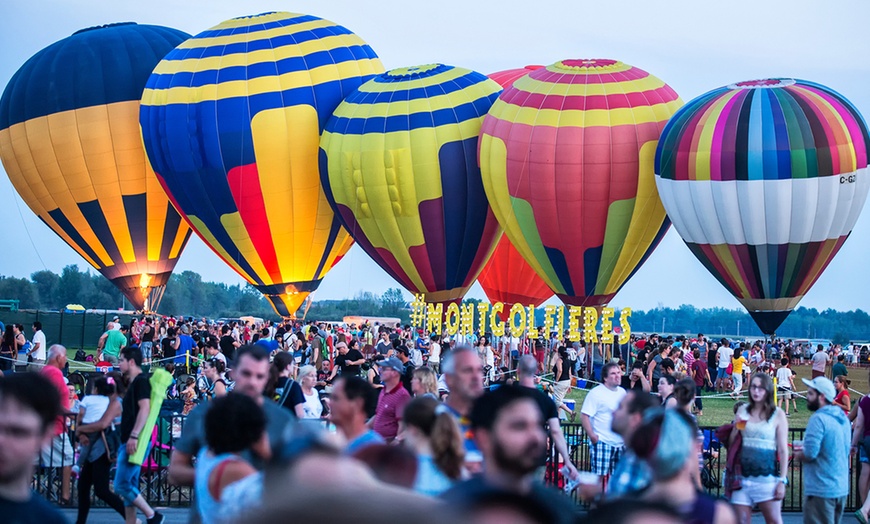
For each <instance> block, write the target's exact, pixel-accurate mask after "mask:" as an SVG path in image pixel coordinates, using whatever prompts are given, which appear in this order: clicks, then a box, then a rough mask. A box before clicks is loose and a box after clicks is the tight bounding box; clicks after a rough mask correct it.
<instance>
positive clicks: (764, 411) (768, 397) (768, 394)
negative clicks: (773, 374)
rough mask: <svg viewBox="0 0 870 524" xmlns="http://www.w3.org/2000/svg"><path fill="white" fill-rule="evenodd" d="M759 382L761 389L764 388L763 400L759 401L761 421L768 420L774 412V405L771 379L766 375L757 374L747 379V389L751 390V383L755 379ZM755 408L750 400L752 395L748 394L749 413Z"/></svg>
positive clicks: (753, 402)
mask: <svg viewBox="0 0 870 524" xmlns="http://www.w3.org/2000/svg"><path fill="white" fill-rule="evenodd" d="M756 378H757V379H759V380H760V381H761V387H763V388H764V400H762V401H761V419H762V420H768V419H769V418H770V417H771V416H772V415H773V413H774V412H775V411H776V404H774V403H773V379H772V378H770V375H768V374H767V373H761V372H757V373H755V374H754V375H752V377H750V379H749V388H750V389H751V388H752V381H753V380H755V379H756ZM754 408H755V401H754V400H752V393H751V392H750V393H749V412H750V413H752V410H753V409H754Z"/></svg>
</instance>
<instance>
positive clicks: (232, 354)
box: [220, 324, 241, 362]
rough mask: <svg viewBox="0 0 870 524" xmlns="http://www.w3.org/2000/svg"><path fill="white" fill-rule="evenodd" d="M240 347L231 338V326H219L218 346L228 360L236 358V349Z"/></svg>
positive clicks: (232, 360)
mask: <svg viewBox="0 0 870 524" xmlns="http://www.w3.org/2000/svg"><path fill="white" fill-rule="evenodd" d="M239 347H241V344H239V342H238V341H237V340H236V339H235V338H233V335H232V328H230V326H228V325H226V324H224V325H223V326H221V338H220V348H221V353H222V354H223V356H224V357H225V358H226V359H227V360H228V361H230V362H234V361H235V360H236V350H237V349H238V348H239Z"/></svg>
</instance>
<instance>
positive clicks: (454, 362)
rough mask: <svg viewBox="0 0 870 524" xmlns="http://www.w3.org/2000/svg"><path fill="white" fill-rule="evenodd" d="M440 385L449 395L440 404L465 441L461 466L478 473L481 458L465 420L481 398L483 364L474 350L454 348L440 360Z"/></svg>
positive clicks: (468, 420) (467, 422)
mask: <svg viewBox="0 0 870 524" xmlns="http://www.w3.org/2000/svg"><path fill="white" fill-rule="evenodd" d="M441 371H442V372H443V378H444V382H445V383H446V385H447V389H448V391H450V394H449V395H448V396H447V400H445V402H444V405H445V406H446V407H447V409H448V410H449V411H450V413H451V414H452V415H453V417H454V418H455V419H456V422H457V423H458V424H459V432H460V433H461V434H462V438H463V439H464V440H465V466H466V468H468V470H469V471H470V472H472V473H478V472H479V471H480V470H481V467H482V464H481V462H482V461H483V455H481V454H480V451H479V450H478V449H477V444H476V443H475V442H474V439H473V438H472V436H471V421H470V419H469V418H468V417H469V415H470V414H471V408H472V406H473V405H474V401H476V400H477V399H478V398H480V396H481V395H483V365H482V364H481V363H480V357H478V356H477V351H476V350H475V349H474V348H472V347H470V346H458V347H457V348H456V349H454V350H453V351H451V352H450V353H448V354H447V356H445V357H444V359H443V360H442V361H441Z"/></svg>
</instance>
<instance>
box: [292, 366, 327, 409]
mask: <svg viewBox="0 0 870 524" xmlns="http://www.w3.org/2000/svg"><path fill="white" fill-rule="evenodd" d="M296 378H297V380H298V381H299V384H300V386H301V387H302V396H304V397H305V402H304V403H303V404H302V412H303V416H302V418H313V419H319V418H320V416H321V415H322V414H323V404H322V403H321V402H320V394H319V393H318V392H317V390H316V389H314V386H315V385H317V368H316V367H314V366H311V365H307V366H302V367H301V368H299V374H298V375H297V376H296Z"/></svg>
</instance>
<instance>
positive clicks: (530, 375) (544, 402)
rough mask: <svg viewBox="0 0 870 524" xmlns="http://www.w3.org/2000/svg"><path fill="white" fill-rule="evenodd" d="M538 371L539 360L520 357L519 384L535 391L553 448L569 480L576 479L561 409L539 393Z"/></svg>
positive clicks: (526, 356) (545, 395)
mask: <svg viewBox="0 0 870 524" xmlns="http://www.w3.org/2000/svg"><path fill="white" fill-rule="evenodd" d="M537 369H538V359H537V357H533V356H531V355H523V356H522V357H520V361H519V364H518V365H517V383H518V384H519V385H520V386H523V387H526V388H529V389H531V390H532V391H533V395H534V398H535V401H536V402H537V403H538V407H539V408H540V409H541V414H542V415H543V416H544V420H545V422H544V425H545V426H546V427H547V431H548V432H549V434H550V438H552V439H553V447H555V448H556V451H558V452H559V455H561V456H562V462H563V463H564V465H565V467H566V468H568V474H567V475H565V476H566V477H568V478H574V477H575V476H576V475H577V468H576V467H575V466H574V464H573V463H572V462H571V454H570V453H568V445H567V443H566V442H565V435H564V434H563V433H562V424H561V423H560V422H559V409H558V408H557V407H556V403H555V402H553V399H551V398H550V397H548V396H547V394H546V393H544V392H543V391H539V390H538V387H537V384H535V373H536V371H537Z"/></svg>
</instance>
